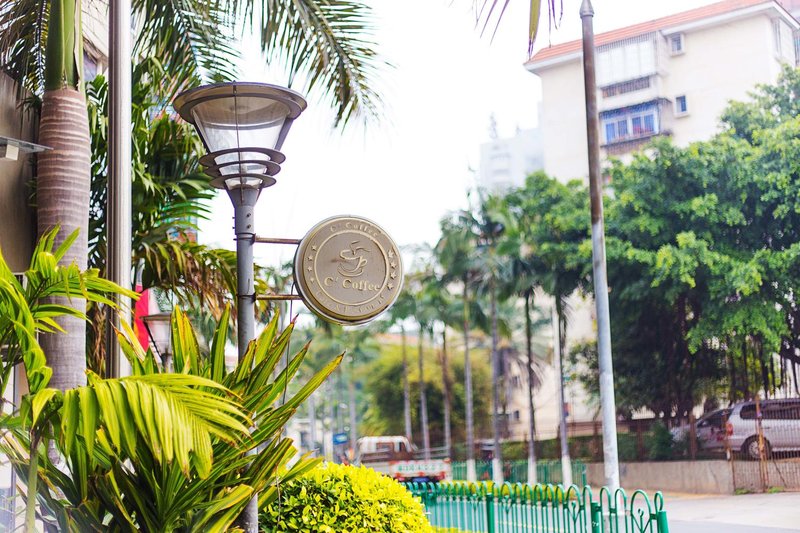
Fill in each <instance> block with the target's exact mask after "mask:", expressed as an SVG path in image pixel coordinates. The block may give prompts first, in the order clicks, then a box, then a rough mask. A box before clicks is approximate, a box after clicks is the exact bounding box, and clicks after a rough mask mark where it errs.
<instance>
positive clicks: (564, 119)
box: [526, 0, 800, 179]
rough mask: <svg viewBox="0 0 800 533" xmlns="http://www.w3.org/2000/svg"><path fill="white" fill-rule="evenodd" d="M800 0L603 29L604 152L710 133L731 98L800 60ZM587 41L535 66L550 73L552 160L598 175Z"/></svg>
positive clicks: (546, 107)
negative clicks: (588, 110) (589, 143)
mask: <svg viewBox="0 0 800 533" xmlns="http://www.w3.org/2000/svg"><path fill="white" fill-rule="evenodd" d="M798 4H800V2H797V1H795V0H785V1H784V2H778V1H776V0H725V1H723V2H717V3H714V4H710V5H707V6H703V7H699V8H696V9H692V10H689V11H684V12H682V13H677V14H674V15H670V16H667V17H663V18H659V19H655V20H651V21H648V22H643V23H640V24H635V25H632V26H627V27H624V28H620V29H617V30H613V31H609V32H605V33H600V34H598V35H597V36H596V37H595V46H596V47H597V48H596V50H597V53H596V68H597V104H598V111H599V114H600V138H601V146H602V156H603V157H609V156H614V157H621V158H623V159H624V158H625V157H627V156H629V154H631V153H633V152H635V151H636V150H637V149H640V148H642V147H643V146H644V145H646V144H647V143H648V142H649V141H650V140H651V139H652V138H653V137H655V136H658V135H668V136H671V137H672V138H673V140H674V141H675V143H676V144H678V145H686V144H688V143H690V142H693V141H697V140H702V139H707V138H709V137H711V136H712V135H713V134H714V133H715V132H717V131H718V129H719V116H720V114H721V113H722V111H723V110H724V109H725V107H726V106H727V104H728V102H729V101H730V100H743V99H746V98H747V94H748V91H751V90H752V89H753V88H754V86H755V85H756V84H758V83H771V82H774V81H775V79H776V78H777V76H778V73H779V72H780V70H781V68H782V65H791V66H795V65H797V61H798V49H797V48H798V45H797V35H798V28H800V25H798V22H797V20H796V19H795V18H794V17H793V16H792V15H791V14H790V11H793V12H796V11H797V10H798V8H800V6H799V5H798ZM582 56H583V54H582V48H581V41H579V40H576V41H570V42H567V43H563V44H558V45H554V46H551V47H548V48H544V49H542V50H540V51H539V52H537V53H536V54H535V55H534V56H533V57H532V58H531V59H530V60H529V61H528V62H527V64H526V67H527V68H528V70H529V71H530V72H532V73H533V74H535V75H537V76H538V77H539V78H540V79H541V81H542V101H543V106H542V113H541V117H540V123H541V127H542V131H543V133H544V168H545V171H546V172H547V173H548V174H551V175H553V176H555V177H557V178H559V179H570V178H583V177H586V176H587V175H588V172H589V171H588V163H587V158H586V119H585V115H584V91H583V66H582Z"/></svg>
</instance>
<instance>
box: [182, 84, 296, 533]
mask: <svg viewBox="0 0 800 533" xmlns="http://www.w3.org/2000/svg"><path fill="white" fill-rule="evenodd" d="M174 107H175V110H176V111H177V112H178V114H179V115H180V116H181V118H183V119H184V120H186V121H187V122H189V123H191V124H193V125H194V127H195V128H196V129H197V133H198V134H199V135H200V138H201V139H202V140H203V144H204V145H205V147H206V150H208V154H207V155H205V156H203V157H202V158H201V159H200V163H201V164H202V165H203V166H204V167H205V172H206V174H208V175H209V176H210V177H211V185H212V186H213V187H216V188H218V189H225V191H227V193H228V197H230V199H231V202H232V203H233V209H234V211H233V213H234V215H233V218H234V231H235V232H236V273H237V324H238V327H237V340H238V349H239V360H240V361H241V360H242V359H243V358H244V355H245V352H246V351H247V345H248V343H249V342H250V341H251V340H252V339H253V338H255V304H256V294H255V285H254V281H253V278H254V274H253V245H254V244H255V242H256V233H255V213H254V210H255V205H256V202H257V201H258V197H259V195H260V194H261V190H262V189H264V188H266V187H270V186H271V185H274V184H275V175H276V174H277V173H278V172H279V171H280V168H281V167H280V165H281V163H283V162H284V161H285V160H286V156H284V155H283V154H282V153H281V152H280V151H279V150H280V149H281V147H282V146H283V141H284V140H286V135H287V134H288V133H289V129H290V128H291V126H292V123H293V122H294V119H296V118H297V117H298V116H300V113H302V112H303V110H304V109H305V108H306V101H305V99H304V98H303V97H302V96H301V95H300V94H298V93H296V92H294V91H292V90H290V89H286V88H284V87H278V86H276V85H269V84H266V83H250V82H233V83H218V84H213V85H205V86H202V87H197V88H195V89H190V90H188V91H185V92H183V93H181V94H180V95H178V97H177V98H176V99H175V103H174ZM251 453H254V450H253V451H251ZM240 526H241V527H243V529H244V530H245V531H246V532H247V533H251V532H253V533H255V532H256V531H257V530H258V498H257V496H254V497H253V498H252V499H251V500H250V502H249V504H248V506H247V508H246V509H245V511H244V512H243V513H242V516H241V517H240Z"/></svg>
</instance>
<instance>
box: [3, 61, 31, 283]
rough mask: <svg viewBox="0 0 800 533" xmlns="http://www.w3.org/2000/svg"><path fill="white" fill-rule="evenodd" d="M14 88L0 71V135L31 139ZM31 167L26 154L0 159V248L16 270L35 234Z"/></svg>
mask: <svg viewBox="0 0 800 533" xmlns="http://www.w3.org/2000/svg"><path fill="white" fill-rule="evenodd" d="M16 91H17V88H16V86H15V85H14V83H13V82H12V81H11V78H9V77H8V76H6V75H5V74H0V135H3V136H5V137H13V138H15V139H21V140H24V141H31V140H33V128H32V126H31V122H30V120H23V113H22V111H21V110H20V109H19V107H17V100H16V94H17V93H16ZM32 170H33V167H32V162H31V157H30V156H27V155H25V154H20V155H19V159H18V160H17V161H9V160H6V159H0V250H2V252H3V257H5V259H6V262H8V264H9V266H10V267H11V270H13V271H15V272H20V271H24V270H26V269H27V267H28V264H29V263H30V256H31V252H32V250H33V241H34V236H35V233H36V228H35V224H34V220H35V219H34V214H33V211H34V210H33V208H32V207H31V206H30V205H29V204H30V200H29V198H30V188H29V183H30V180H31V177H32V175H33V173H32Z"/></svg>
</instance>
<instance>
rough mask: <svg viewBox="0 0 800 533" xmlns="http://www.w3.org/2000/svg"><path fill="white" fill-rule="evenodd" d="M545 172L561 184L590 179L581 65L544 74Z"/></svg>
mask: <svg viewBox="0 0 800 533" xmlns="http://www.w3.org/2000/svg"><path fill="white" fill-rule="evenodd" d="M540 77H541V79H542V112H541V113H542V114H541V128H542V136H543V138H544V142H543V148H544V170H545V172H546V173H547V174H549V175H551V176H554V177H556V178H558V179H560V180H564V181H568V180H570V179H572V178H585V177H586V176H588V175H589V163H588V160H587V156H586V114H585V111H584V109H585V108H584V97H583V72H582V71H581V62H580V61H572V62H569V63H566V64H561V65H556V66H554V67H551V68H548V69H547V70H545V71H543V72H542V73H541V76H540Z"/></svg>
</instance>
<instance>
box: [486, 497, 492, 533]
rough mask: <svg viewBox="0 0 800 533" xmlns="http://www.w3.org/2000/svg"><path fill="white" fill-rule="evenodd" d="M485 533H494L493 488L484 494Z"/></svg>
mask: <svg viewBox="0 0 800 533" xmlns="http://www.w3.org/2000/svg"><path fill="white" fill-rule="evenodd" d="M486 533H494V488H491V489H489V490H488V491H487V492H486Z"/></svg>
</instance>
